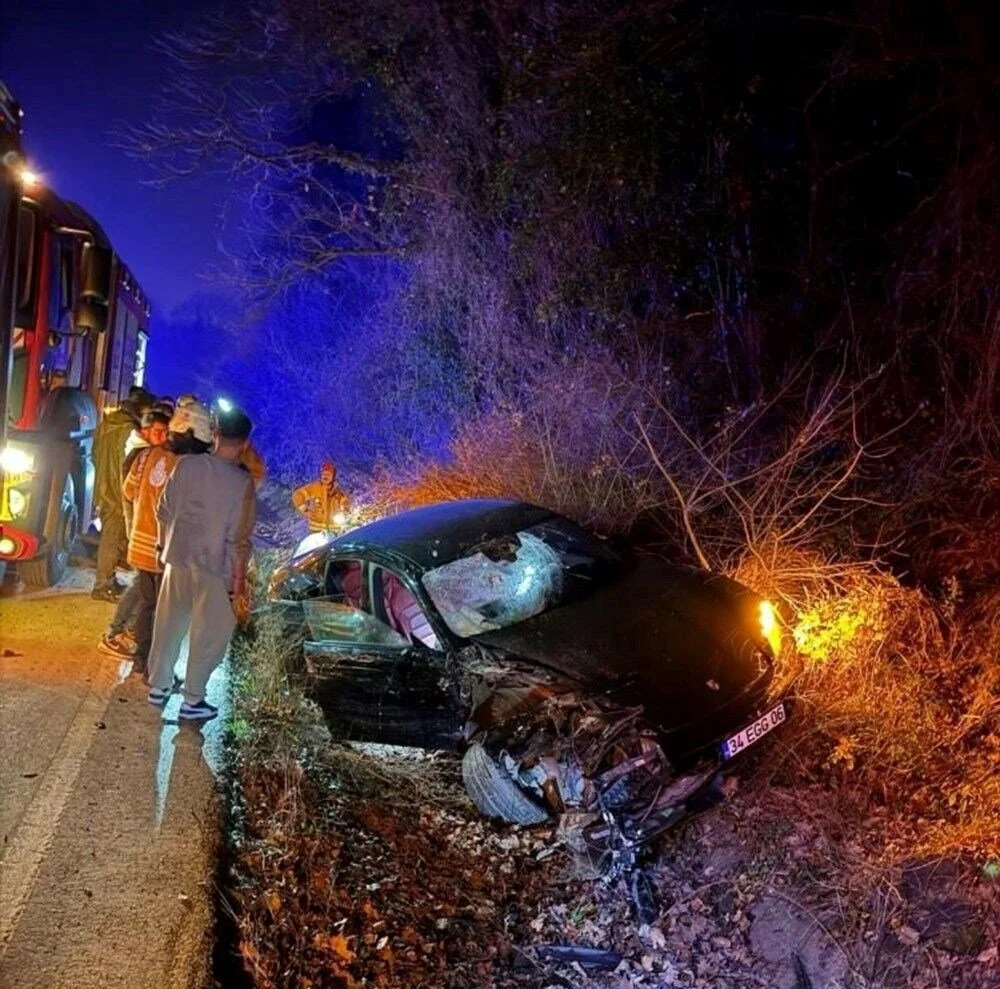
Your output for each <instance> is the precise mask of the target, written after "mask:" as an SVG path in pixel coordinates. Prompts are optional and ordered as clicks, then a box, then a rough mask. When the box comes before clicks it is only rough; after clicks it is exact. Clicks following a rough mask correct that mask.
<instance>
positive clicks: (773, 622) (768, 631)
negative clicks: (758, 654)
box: [757, 601, 781, 656]
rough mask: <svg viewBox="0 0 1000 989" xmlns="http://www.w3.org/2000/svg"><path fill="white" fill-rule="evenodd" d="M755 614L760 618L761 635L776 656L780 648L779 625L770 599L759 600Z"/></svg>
mask: <svg viewBox="0 0 1000 989" xmlns="http://www.w3.org/2000/svg"><path fill="white" fill-rule="evenodd" d="M757 616H758V618H759V620H760V631H761V635H763V636H764V638H765V639H767V641H768V644H769V645H770V646H771V652H773V653H774V655H775V656H777V655H778V653H779V651H780V650H781V626H780V625H779V624H778V613H777V611H776V610H775V607H774V605H773V604H771V602H770V601H761V603H760V607H759V608H758V610H757Z"/></svg>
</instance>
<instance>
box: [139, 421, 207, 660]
mask: <svg viewBox="0 0 1000 989" xmlns="http://www.w3.org/2000/svg"><path fill="white" fill-rule="evenodd" d="M165 440H166V442H165V443H160V444H153V445H152V447H151V448H150V449H146V450H142V451H140V452H139V454H138V456H137V457H136V458H135V460H134V461H133V462H132V466H131V468H130V469H129V472H128V474H127V475H126V477H125V481H124V483H123V484H122V494H123V495H124V497H125V503H126V504H127V505H129V506H130V507H131V512H130V514H131V517H132V524H131V526H130V528H129V537H128V562H129V564H130V565H131V566H133V567H135V570H136V577H135V584H134V586H135V588H136V616H135V647H134V653H133V656H132V673H133V675H136V676H138V675H145V674H146V673H147V672H148V660H149V649H150V644H151V642H152V638H153V617H154V615H155V614H156V598H157V595H158V594H159V591H160V577H161V575H162V573H163V567H162V566H161V565H160V561H159V558H158V556H157V552H156V546H157V542H158V540H159V525H158V522H157V518H156V506H157V505H158V504H159V501H160V495H161V493H162V492H163V489H164V486H165V485H166V483H167V481H168V480H169V478H170V475H171V474H172V473H173V470H174V467H175V466H176V465H177V461H178V460H179V459H180V457H181V456H186V455H189V454H198V453H207V452H208V451H209V450H211V448H212V420H211V416H210V415H209V412H208V409H206V408H205V407H204V406H202V405H195V406H187V407H185V408H183V409H178V410H177V412H175V413H174V415H173V416H171V418H170V420H169V424H168V425H167V427H166V430H165Z"/></svg>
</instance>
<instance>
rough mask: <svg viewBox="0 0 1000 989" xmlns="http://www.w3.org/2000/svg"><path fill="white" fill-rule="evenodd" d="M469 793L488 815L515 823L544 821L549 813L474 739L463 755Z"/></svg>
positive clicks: (463, 777) (464, 778)
mask: <svg viewBox="0 0 1000 989" xmlns="http://www.w3.org/2000/svg"><path fill="white" fill-rule="evenodd" d="M462 782H463V783H464V784H465V792H466V793H468V794H469V796H470V797H471V798H472V802H473V803H474V804H475V805H476V806H477V807H478V808H479V810H480V811H481V812H482V813H483V814H485V815H486V817H490V818H496V819H499V820H501V821H508V822H510V823H511V824H541V823H542V822H543V821H547V820H548V819H549V812H548V811H547V810H546V809H545V808H544V807H543V806H542V805H541V804H539V803H538V802H537V801H535V800H532V798H531V797H530V796H528V794H527V793H525V792H524V790H522V789H521V787H519V786H518V785H517V783H516V782H515V781H514V780H513V779H511V777H510V775H509V774H508V773H506V772H505V771H504V770H503V768H502V767H501V766H498V765H497V763H496V760H494V759H493V757H492V756H490V754H489V753H488V752H487V751H486V749H484V748H483V747H482V745H480V744H479V743H478V742H474V743H473V744H472V745H470V746H469V747H468V748H467V749H466V750H465V755H464V756H462Z"/></svg>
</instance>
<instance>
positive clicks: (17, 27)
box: [0, 0, 226, 366]
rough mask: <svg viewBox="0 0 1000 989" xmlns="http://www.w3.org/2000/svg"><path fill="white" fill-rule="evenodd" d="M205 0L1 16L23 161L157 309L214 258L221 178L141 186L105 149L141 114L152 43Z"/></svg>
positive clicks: (3, 63)
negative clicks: (94, 223) (87, 216)
mask: <svg viewBox="0 0 1000 989" xmlns="http://www.w3.org/2000/svg"><path fill="white" fill-rule="evenodd" d="M213 6H214V2H213V0H144V2H142V3H127V2H125V3H123V2H121V0H80V2H76V3H66V2H65V0H32V2H30V3H28V2H26V0H21V2H15V3H12V4H4V5H3V8H4V12H3V13H2V14H0V79H3V80H4V81H5V82H6V83H7V85H8V86H9V87H10V88H11V90H12V91H13V93H14V94H15V96H16V98H17V99H18V101H19V102H20V103H21V106H22V107H23V108H24V111H25V118H24V126H25V146H26V150H27V152H28V156H29V158H30V160H31V163H32V166H33V167H34V168H35V170H37V171H38V172H40V173H41V174H42V176H43V177H44V179H45V181H46V182H47V183H48V184H49V185H51V186H52V187H53V188H54V189H55V190H56V191H57V192H58V193H59V195H61V196H63V197H64V198H67V199H72V200H75V201H77V202H79V203H80V205H82V206H84V207H85V208H86V209H87V210H88V211H89V212H90V213H92V214H93V215H94V217H95V218H96V219H97V220H98V222H100V223H101V225H102V226H103V227H104V228H105V230H106V231H107V232H108V235H109V236H110V238H111V240H112V243H113V244H114V245H115V247H116V249H117V250H118V252H119V253H120V254H121V256H122V257H123V258H124V259H125V261H126V263H127V264H128V265H129V266H130V267H131V268H132V269H133V271H134V272H135V274H136V275H137V276H138V278H139V281H140V283H141V284H142V285H143V286H144V287H145V289H146V291H147V293H148V294H149V295H150V297H151V299H152V301H153V307H154V323H153V350H152V353H151V359H152V361H153V362H154V366H155V361H156V360H157V353H158V352H160V353H162V348H163V347H164V344H165V341H163V340H162V339H161V340H158V339H157V334H156V328H157V321H158V320H157V317H159V319H162V318H163V317H164V316H165V315H166V314H167V313H168V312H169V311H170V310H171V309H173V308H174V307H175V306H177V305H178V304H180V303H182V302H184V301H185V300H186V299H188V298H189V297H190V296H191V295H193V294H196V293H199V292H204V291H205V289H206V287H207V283H206V282H205V280H204V279H203V277H201V276H203V275H204V274H205V272H206V270H207V269H210V267H211V266H212V265H213V263H216V262H219V261H220V254H219V249H218V240H219V236H220V234H221V227H222V224H221V221H220V216H221V213H222V210H223V205H224V198H225V193H226V180H225V177H224V176H222V175H219V174H209V175H204V176H199V177H198V178H197V179H187V180H184V181H183V182H182V183H174V184H171V185H169V186H168V187H166V188H156V187H152V186H149V185H146V184H144V181H146V180H149V179H150V178H151V177H152V174H153V173H152V170H151V169H150V167H149V166H148V165H147V164H146V163H144V162H141V161H136V160H133V159H131V158H129V157H127V156H126V155H125V154H124V152H123V151H121V150H120V149H119V148H117V147H116V146H115V144H116V138H115V131H116V129H120V128H121V126H122V125H123V123H125V124H138V123H142V122H143V121H145V120H146V119H147V118H148V116H149V111H150V108H151V106H152V104H153V101H154V99H155V97H156V95H157V91H158V88H159V86H160V83H161V80H162V79H163V77H164V73H165V72H167V71H168V70H169V63H168V61H167V60H166V59H165V58H164V56H163V55H162V54H160V53H158V52H156V51H155V50H154V49H153V47H152V41H153V39H154V38H155V37H156V36H157V35H159V34H161V33H163V32H165V31H176V30H179V29H183V28H184V27H185V25H187V24H190V22H191V21H192V19H193V18H196V17H197V16H198V15H199V14H201V13H203V12H205V11H206V10H210V9H212V7H213Z"/></svg>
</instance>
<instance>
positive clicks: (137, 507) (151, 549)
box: [122, 446, 180, 573]
mask: <svg viewBox="0 0 1000 989" xmlns="http://www.w3.org/2000/svg"><path fill="white" fill-rule="evenodd" d="M178 460H180V457H179V456H178V455H177V454H176V453H171V452H170V451H169V450H167V449H165V448H164V447H162V446H157V447H150V448H149V449H147V450H142V451H141V452H140V453H139V456H138V457H136V459H135V460H134V461H133V463H132V466H131V468H129V472H128V474H127V475H126V477H125V480H124V482H123V483H122V495H123V496H124V498H125V500H126V501H127V502H131V503H132V526H131V529H130V530H129V534H128V554H127V557H126V558H127V559H128V562H129V563H131V564H132V566H133V567H135V568H136V569H137V570H146V571H148V572H150V573H160V571H162V570H163V567H162V565H161V564H160V560H159V556H158V554H157V552H156V544H157V541H158V539H159V524H158V522H157V520H156V506H157V504H159V501H160V495H161V494H162V493H163V488H164V486H165V485H166V483H167V481H168V480H169V478H170V475H171V474H173V472H174V468H175V467H176V466H177V461H178Z"/></svg>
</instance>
